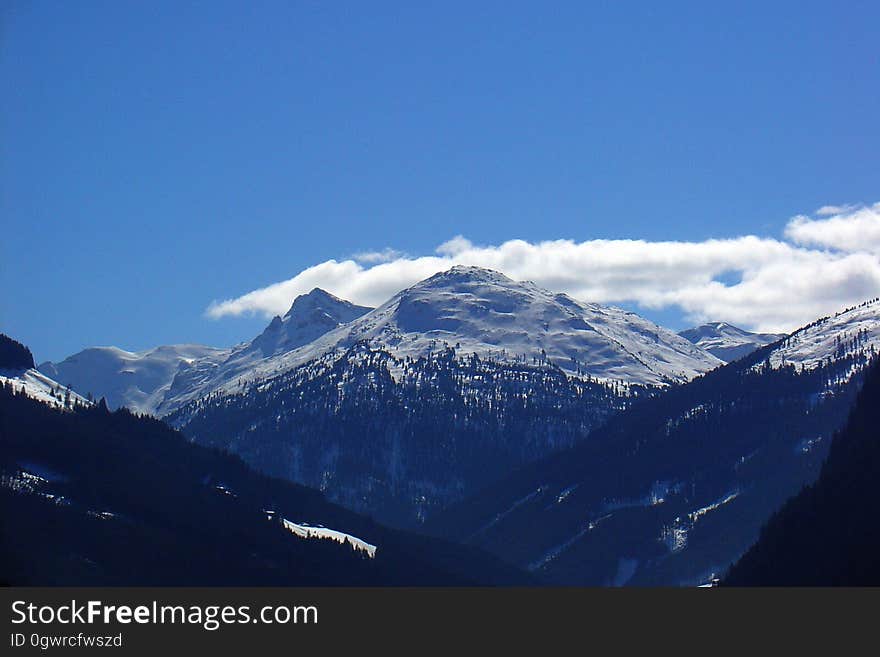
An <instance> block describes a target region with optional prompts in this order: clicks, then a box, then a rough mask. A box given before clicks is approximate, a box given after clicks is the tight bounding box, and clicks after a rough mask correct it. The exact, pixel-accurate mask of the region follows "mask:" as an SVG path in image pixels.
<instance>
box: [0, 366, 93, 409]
mask: <svg viewBox="0 0 880 657" xmlns="http://www.w3.org/2000/svg"><path fill="white" fill-rule="evenodd" d="M0 383H2V384H4V385H11V386H12V388H13V390H15V392H21V390H24V392H25V394H26V395H27V396H28V397H30V398H31V399H36V400H37V401H40V402H43V403H44V404H49V405H50V406H55V407H58V408H70V407H71V406H79V405H89V404H91V402H89V401H87V400H86V399H85V398H84V397H81V396H80V395H78V394H76V393H75V392H73V390H70V391H69V392H68V390H67V388H66V387H65V386H63V385H61V384H59V383H58V382H57V381H54V380H53V379H50V378H49V377H48V376H46V375H45V374H43V373H42V372H39V371H37V370H35V369H33V368H29V369H19V370H13V369H0Z"/></svg>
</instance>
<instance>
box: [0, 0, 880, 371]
mask: <svg viewBox="0 0 880 657" xmlns="http://www.w3.org/2000/svg"><path fill="white" fill-rule="evenodd" d="M413 4H423V3H402V2H401V3H369V6H368V3H354V2H352V3H343V2H339V3H299V2H279V3H272V2H261V3H233V2H205V3H184V2H173V3H172V2H149V3H147V2H104V3H92V2H76V3H70V2H36V1H35V2H15V1H13V2H7V3H4V5H3V8H2V9H0V21H2V28H0V29H2V39H0V73H2V80H3V90H2V95H3V98H4V101H3V103H2V106H0V119H2V124H0V126H2V144H3V146H2V153H0V156H2V161H0V167H2V168H0V180H2V189H0V193H2V198H0V216H2V221H3V226H4V230H3V236H4V239H3V243H2V245H0V256H2V265H0V266H2V269H0V276H2V285H3V290H4V291H3V298H2V304H0V330H2V331H4V332H7V333H10V334H12V335H13V336H14V337H16V338H18V339H20V340H22V341H24V342H26V343H28V344H29V345H30V346H31V347H32V349H33V350H34V351H35V355H36V356H37V358H38V360H43V359H54V360H57V359H60V358H62V357H64V356H66V355H69V354H70V353H72V352H74V351H77V350H79V349H81V348H82V347H84V346H88V345H93V344H115V345H118V346H121V347H124V348H128V349H143V348H146V347H150V346H154V345H157V344H163V343H171V342H203V343H208V344H215V345H228V344H232V343H234V342H237V341H240V340H243V339H247V338H250V337H252V336H253V335H254V334H255V333H257V332H258V331H259V330H260V329H261V327H262V326H263V324H264V323H265V319H264V316H263V314H259V313H258V314H256V315H243V316H226V317H224V318H221V319H211V318H209V317H207V316H206V314H205V310H206V308H207V307H208V305H209V304H210V303H211V302H212V301H215V300H223V299H231V298H235V297H238V296H240V295H243V294H246V293H248V292H250V291H252V290H257V289H259V288H263V287H265V286H268V285H271V284H273V283H276V282H279V281H284V280H287V279H290V278H291V277H294V276H296V275H297V274H298V273H300V272H302V271H303V270H306V269H307V268H309V267H311V266H313V265H316V264H318V263H322V262H325V261H328V260H330V259H336V260H344V259H346V258H348V257H350V256H351V255H352V254H355V253H362V252H365V251H374V250H381V249H384V248H386V247H391V248H393V249H396V250H398V251H400V252H403V253H406V254H410V255H412V256H414V257H416V256H422V255H430V254H432V253H434V250H435V249H436V248H437V246H438V245H440V244H442V243H443V242H446V241H447V240H449V239H450V238H452V237H454V236H456V235H459V234H461V235H464V236H465V237H466V238H467V239H468V240H470V241H471V242H472V243H473V244H476V245H500V244H502V243H503V242H505V241H508V240H512V239H521V240H525V241H527V242H529V243H537V242H540V241H542V240H557V239H569V240H574V241H575V242H583V241H587V240H596V239H606V240H614V239H618V238H631V239H643V240H649V241H667V240H668V241H690V242H694V241H697V242H699V241H703V240H706V239H709V238H713V237H714V238H734V237H739V236H743V235H747V234H755V235H759V236H766V237H768V238H774V239H778V238H782V236H783V232H784V231H785V230H786V225H787V224H788V222H789V219H790V218H791V217H793V216H794V215H797V214H809V213H812V212H814V211H815V210H816V209H817V208H819V207H821V206H825V205H829V204H833V205H846V204H851V203H856V204H858V203H863V204H871V203H874V202H876V201H878V200H880V192H878V181H880V158H878V157H877V153H878V152H880V130H878V129H877V117H878V116H880V55H878V53H880V49H878V47H877V45H876V27H877V25H878V24H880V6H878V4H877V3H875V2H847V3H839V2H836V3H831V2H829V3H809V2H798V3H763V2H762V3H723V4H725V5H727V4H731V5H733V4H735V5H736V6H725V7H721V5H722V3H705V2H694V3H610V2H609V3H586V2H571V3H567V2H558V3H544V2H542V3H538V2H534V3H517V2H497V3H496V2H484V3H472V2H467V3H454V2H443V3H430V4H428V3H424V6H420V7H415V6H412V5H413ZM475 4H478V5H479V6H478V7H474V5H475ZM707 5H718V6H716V7H710V6H707ZM768 5H772V6H768ZM820 246H823V245H821V244H820ZM823 248H824V246H823ZM867 280H868V282H867V283H865V285H866V286H867V287H866V289H868V288H870V286H871V285H873V283H872V282H871V281H873V280H874V279H871V278H870V277H869V279H867ZM862 291H863V290H862V288H859V290H858V292H859V293H861V292H862ZM621 303H622V304H624V305H626V303H629V302H627V301H626V300H621ZM642 306H643V308H642V309H643V310H644V312H645V314H646V315H648V316H650V317H652V318H655V319H658V320H662V321H664V322H665V323H667V324H669V325H676V324H679V325H682V324H683V323H685V321H686V319H685V318H684V317H683V316H682V311H681V309H680V308H679V307H678V306H676V305H666V306H664V305H663V304H659V305H658V304H654V307H653V308H651V307H647V306H646V305H645V304H642ZM634 307H638V306H634ZM752 323H753V325H756V326H757V325H758V324H759V323H760V322H758V321H757V320H756V321H754V322H752ZM676 328H677V326H676Z"/></svg>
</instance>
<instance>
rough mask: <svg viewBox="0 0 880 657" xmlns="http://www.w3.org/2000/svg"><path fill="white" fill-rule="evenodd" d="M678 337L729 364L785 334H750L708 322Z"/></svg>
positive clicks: (731, 325) (734, 327) (729, 326)
mask: <svg viewBox="0 0 880 657" xmlns="http://www.w3.org/2000/svg"><path fill="white" fill-rule="evenodd" d="M679 335H680V336H681V337H683V338H685V339H686V340H688V341H690V342H692V343H693V344H695V345H697V346H698V347H701V348H702V349H705V350H706V351H708V352H709V353H710V354H712V355H713V356H715V357H716V358H719V359H721V360H723V361H724V362H725V363H731V362H733V361H735V360H738V359H740V358H742V357H743V356H747V355H748V354H750V353H752V352H753V351H755V350H756V349H759V348H760V347H763V346H764V345H767V344H770V343H772V342H776V341H777V340H781V339H782V338H784V337H785V335H786V334H785V333H752V332H750V331H745V330H743V329H741V328H738V327H736V326H734V325H733V324H728V323H726V322H709V323H708V324H703V325H702V326H697V327H695V328H690V329H687V330H685V331H681V332H680V333H679Z"/></svg>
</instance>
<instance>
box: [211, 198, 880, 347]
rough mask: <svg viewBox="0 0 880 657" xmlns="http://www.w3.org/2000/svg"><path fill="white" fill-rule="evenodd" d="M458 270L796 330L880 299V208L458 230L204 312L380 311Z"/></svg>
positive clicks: (316, 271) (313, 271) (315, 269)
mask: <svg viewBox="0 0 880 657" xmlns="http://www.w3.org/2000/svg"><path fill="white" fill-rule="evenodd" d="M365 256H366V257H365ZM456 264H463V265H478V266H481V267H488V268H490V269H496V270H499V271H501V272H503V273H505V274H506V275H508V276H510V277H511V278H514V279H517V280H531V281H534V282H535V283H537V284H538V285H541V286H542V287H546V288H548V289H550V290H553V291H558V292H566V293H568V294H570V295H571V296H573V297H575V298H577V299H581V300H584V301H594V302H598V303H611V304H613V303H635V304H637V305H639V306H641V307H643V308H646V309H655V310H659V309H663V308H672V307H675V308H679V309H680V310H681V311H682V312H683V313H684V314H685V316H686V317H687V319H688V320H689V321H691V322H694V323H696V322H703V321H708V320H719V321H727V322H731V323H734V324H737V325H739V326H742V327H743V328H748V329H751V330H757V331H790V330H793V329H795V328H797V327H799V326H801V325H803V324H806V323H808V322H810V321H812V320H813V319H815V318H817V317H819V316H822V315H826V314H829V313H832V312H834V311H836V310H839V309H841V308H843V307H845V306H848V305H853V304H856V303H859V302H861V301H863V300H865V299H867V298H870V297H874V296H877V295H878V294H880V203H875V204H874V205H869V206H840V207H835V206H825V207H823V208H820V209H819V210H817V211H816V212H815V213H814V217H808V216H803V215H801V216H797V217H794V218H792V219H791V220H790V221H789V222H788V224H787V225H786V227H785V231H784V239H776V238H769V237H757V236H753V235H747V236H742V237H734V238H728V239H711V240H706V241H702V242H677V241H669V242H647V241H644V240H590V241H586V242H575V241H572V240H565V239H561V240H552V241H546V242H537V243H531V242H525V241H523V240H510V241H507V242H504V243H502V244H498V245H489V246H478V245H475V244H472V243H471V242H470V241H468V240H467V239H466V238H465V237H463V236H461V235H459V236H456V237H453V238H452V239H450V240H449V241H447V242H445V243H443V244H441V245H440V246H438V247H437V249H436V251H435V253H434V254H433V255H429V256H420V257H416V256H408V255H404V254H400V253H398V252H397V251H395V250H393V249H391V248H389V249H386V250H384V251H382V252H380V253H377V254H359V255H358V256H356V257H353V258H351V259H346V260H341V261H337V260H328V261H326V262H322V263H319V264H316V265H314V266H312V267H309V268H308V269H305V270H303V271H301V272H299V273H298V274H297V275H296V276H294V277H293V278H290V279H288V280H286V281H281V282H279V283H275V284H274V285H269V286H267V287H264V288H261V289H258V290H254V291H252V292H249V293H247V294H244V295H242V296H240V297H237V298H234V299H227V300H225V301H215V302H213V303H212V304H211V305H210V306H209V307H208V309H207V311H206V312H207V314H208V316H210V317H213V318H221V317H227V316H237V315H245V314H261V315H264V316H266V317H271V316H273V315H280V314H283V313H285V312H286V311H287V309H288V308H289V307H290V304H291V303H292V301H293V299H294V298H295V297H296V296H297V295H299V294H305V293H306V292H309V291H310V290H311V289H313V288H315V287H320V288H323V289H325V290H327V291H328V292H331V293H333V294H335V295H337V296H339V297H341V298H343V299H349V300H351V301H353V302H355V303H358V304H362V305H371V306H377V305H379V304H381V303H383V302H385V301H386V300H388V298H389V297H391V296H392V295H393V294H395V293H396V292H398V291H400V290H401V289H403V288H405V287H408V286H410V285H412V284H413V283H416V282H417V281H419V280H421V279H423V278H426V277H428V276H431V275H432V274H435V273H437V272H439V271H443V270H445V269H448V268H449V267H451V266H453V265H456Z"/></svg>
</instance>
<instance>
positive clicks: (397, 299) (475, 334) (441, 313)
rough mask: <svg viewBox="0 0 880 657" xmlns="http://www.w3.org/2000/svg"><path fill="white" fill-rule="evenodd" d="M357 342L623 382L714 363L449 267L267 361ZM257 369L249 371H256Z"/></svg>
mask: <svg viewBox="0 0 880 657" xmlns="http://www.w3.org/2000/svg"><path fill="white" fill-rule="evenodd" d="M360 342H364V343H366V344H368V345H369V346H370V347H371V348H375V349H381V350H385V351H388V352H389V353H391V354H393V355H395V356H397V357H401V358H402V357H406V356H410V357H413V358H418V357H421V356H426V355H428V354H430V353H433V352H437V351H439V350H441V349H443V348H444V347H447V346H448V347H452V348H454V349H455V350H456V353H458V354H460V355H461V356H469V355H470V354H474V353H476V354H477V355H479V356H480V357H482V358H490V359H494V360H499V361H505V362H518V363H525V364H547V365H549V364H552V365H555V366H558V367H560V368H562V369H563V370H565V371H566V372H569V373H571V374H573V375H576V376H583V377H587V376H589V377H592V378H596V379H601V380H607V381H619V382H622V383H625V384H652V385H664V384H668V383H672V382H680V381H686V380H688V379H690V378H692V377H694V376H696V375H698V374H700V373H703V372H706V371H708V370H710V369H713V368H714V367H716V366H718V365H720V364H721V361H719V360H718V359H716V358H715V357H714V356H712V355H711V354H709V353H707V352H705V351H703V350H702V349H700V348H699V347H696V346H694V345H692V344H691V343H690V342H688V341H687V340H685V339H684V338H681V337H679V336H677V335H676V334H675V333H673V332H671V331H668V330H667V329H664V328H661V327H660V326H657V325H656V324H654V323H652V322H650V321H648V320H646V319H643V318H641V317H639V316H638V315H636V314H635V313H631V312H627V311H624V310H621V309H619V308H612V307H606V306H600V305H598V304H592V303H582V302H579V301H576V300H574V299H572V298H571V297H569V296H567V295H565V294H556V293H553V292H549V291H547V290H544V289H542V288H540V287H538V286H537V285H535V284H534V283H531V282H518V281H514V280H512V279H510V278H508V277H507V276H505V275H504V274H502V273H500V272H497V271H493V270H489V269H484V268H481V267H472V266H456V267H453V268H452V269H449V270H447V271H443V272H440V273H438V274H434V275H433V276H431V277H429V278H426V279H424V280H423V281H420V282H418V283H416V284H415V285H413V286H412V287H409V288H407V289H405V290H402V291H401V292H399V293H398V294H396V295H395V296H393V297H392V298H391V299H389V300H388V301H387V302H385V303H384V304H382V305H381V306H379V307H378V308H376V309H375V310H373V311H371V312H369V313H366V314H365V315H363V316H362V317H359V318H358V319H355V320H354V321H352V322H351V323H349V324H346V325H343V326H341V327H339V328H337V329H335V330H333V331H330V332H329V333H327V334H325V335H323V336H322V337H320V338H318V339H317V340H315V341H314V342H312V343H310V344H308V345H305V346H304V347H302V348H301V349H297V350H295V351H292V352H289V353H287V354H285V355H283V356H281V357H280V358H279V359H277V360H275V361H274V362H272V363H271V365H270V364H269V363H266V365H265V367H264V368H263V373H264V374H268V373H269V372H270V371H272V372H279V371H284V370H286V369H290V368H291V367H296V366H298V365H300V364H304V363H306V362H308V361H310V360H312V359H314V358H317V357H319V356H321V355H323V354H326V353H329V352H333V351H339V350H345V349H347V348H349V347H351V346H352V345H354V344H355V343H360ZM258 376H259V372H257V373H255V377H254V378H258Z"/></svg>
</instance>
